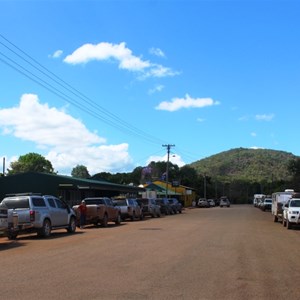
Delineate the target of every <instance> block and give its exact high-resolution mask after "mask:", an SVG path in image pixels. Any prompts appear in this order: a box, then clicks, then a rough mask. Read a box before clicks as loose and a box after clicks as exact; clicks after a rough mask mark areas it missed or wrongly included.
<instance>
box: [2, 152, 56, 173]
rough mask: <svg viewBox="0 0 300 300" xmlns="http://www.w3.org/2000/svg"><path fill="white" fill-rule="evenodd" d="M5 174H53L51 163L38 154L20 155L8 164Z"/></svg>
mask: <svg viewBox="0 0 300 300" xmlns="http://www.w3.org/2000/svg"><path fill="white" fill-rule="evenodd" d="M7 172H8V173H7V174H8V175H13V174H18V173H25V172H40V173H51V174H52V173H55V172H54V169H53V167H52V164H51V162H50V161H49V160H47V159H46V158H45V157H43V156H42V155H40V154H38V153H28V154H25V155H21V156H20V157H19V159H18V160H17V161H14V162H12V163H11V164H10V169H7Z"/></svg>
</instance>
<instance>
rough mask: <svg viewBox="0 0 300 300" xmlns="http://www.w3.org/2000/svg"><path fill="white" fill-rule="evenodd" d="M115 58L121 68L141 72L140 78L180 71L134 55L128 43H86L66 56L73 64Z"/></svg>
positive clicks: (67, 60)
mask: <svg viewBox="0 0 300 300" xmlns="http://www.w3.org/2000/svg"><path fill="white" fill-rule="evenodd" d="M93 60H97V61H105V60H115V61H117V62H118V63H119V68H120V69H125V70H127V71H135V72H140V73H141V75H140V78H141V79H145V78H147V77H166V76H175V75H178V72H175V71H172V70H171V69H170V68H166V67H163V66H161V65H158V64H154V63H151V62H150V61H148V60H143V59H141V58H140V57H138V56H135V55H133V53H132V51H131V50H130V49H129V48H127V47H126V44H125V43H124V42H123V43H120V44H112V43H106V42H102V43H99V44H96V45H95V44H84V45H82V46H81V47H79V48H77V49H76V50H75V51H74V52H73V53H72V54H70V55H68V56H66V57H65V59H64V62H65V63H68V64H72V65H77V64H86V63H88V62H90V61H93Z"/></svg>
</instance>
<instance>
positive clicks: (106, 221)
mask: <svg viewBox="0 0 300 300" xmlns="http://www.w3.org/2000/svg"><path fill="white" fill-rule="evenodd" d="M101 225H102V226H103V227H107V225H108V217H107V214H104V216H103V220H102V221H101Z"/></svg>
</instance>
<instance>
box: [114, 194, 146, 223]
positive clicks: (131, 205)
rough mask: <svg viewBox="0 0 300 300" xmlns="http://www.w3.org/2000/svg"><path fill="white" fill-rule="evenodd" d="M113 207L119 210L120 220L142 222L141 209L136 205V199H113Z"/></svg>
mask: <svg viewBox="0 0 300 300" xmlns="http://www.w3.org/2000/svg"><path fill="white" fill-rule="evenodd" d="M113 203H114V206H115V207H119V208H120V210H121V218H122V220H126V219H130V220H132V221H134V220H137V219H138V220H142V219H143V218H144V215H143V211H142V208H141V207H140V205H139V204H138V203H137V201H136V199H131V198H129V199H115V200H113Z"/></svg>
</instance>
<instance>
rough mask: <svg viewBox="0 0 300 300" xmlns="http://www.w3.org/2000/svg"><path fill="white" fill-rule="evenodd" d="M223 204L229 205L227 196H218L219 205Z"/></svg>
mask: <svg viewBox="0 0 300 300" xmlns="http://www.w3.org/2000/svg"><path fill="white" fill-rule="evenodd" d="M223 206H226V207H230V201H229V199H228V198H227V197H221V198H220V207H223Z"/></svg>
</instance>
